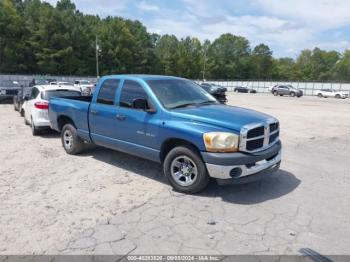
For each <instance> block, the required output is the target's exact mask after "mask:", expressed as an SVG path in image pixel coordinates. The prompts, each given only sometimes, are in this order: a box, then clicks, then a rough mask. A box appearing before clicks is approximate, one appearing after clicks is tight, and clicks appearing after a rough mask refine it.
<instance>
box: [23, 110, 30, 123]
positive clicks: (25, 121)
mask: <svg viewBox="0 0 350 262" xmlns="http://www.w3.org/2000/svg"><path fill="white" fill-rule="evenodd" d="M23 114H24V112H23ZM24 124H25V125H26V126H28V125H29V123H28V121H27V119H26V117H25V116H24Z"/></svg>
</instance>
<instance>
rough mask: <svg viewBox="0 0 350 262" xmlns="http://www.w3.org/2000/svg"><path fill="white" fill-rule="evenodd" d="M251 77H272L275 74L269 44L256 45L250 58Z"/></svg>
mask: <svg viewBox="0 0 350 262" xmlns="http://www.w3.org/2000/svg"><path fill="white" fill-rule="evenodd" d="M250 67H251V75H250V76H251V78H253V79H270V78H271V77H272V74H273V57H272V51H271V50H270V48H269V47H268V46H267V45H264V44H260V45H257V46H256V47H254V49H253V52H252V54H251V58H250Z"/></svg>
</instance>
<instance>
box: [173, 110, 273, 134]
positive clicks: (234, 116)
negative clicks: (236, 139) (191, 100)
mask: <svg viewBox="0 0 350 262" xmlns="http://www.w3.org/2000/svg"><path fill="white" fill-rule="evenodd" d="M172 112H173V113H174V115H175V116H176V117H180V118H183V119H187V120H190V121H195V122H201V123H207V124H210V125H214V126H217V127H222V128H227V129H230V130H234V131H236V132H238V133H239V132H240V130H241V128H242V127H243V126H245V125H247V124H256V123H265V122H266V121H267V120H268V119H275V118H273V117H272V116H269V115H267V114H264V113H260V112H258V111H255V110H251V109H245V108H241V107H234V106H228V105H205V106H197V107H187V108H181V109H176V110H173V111H172Z"/></svg>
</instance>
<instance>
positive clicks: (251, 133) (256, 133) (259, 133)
mask: <svg viewBox="0 0 350 262" xmlns="http://www.w3.org/2000/svg"><path fill="white" fill-rule="evenodd" d="M264 129H265V128H264V127H263V126H259V127H257V128H253V129H251V130H249V131H248V133H247V138H252V137H257V136H263V135H264Z"/></svg>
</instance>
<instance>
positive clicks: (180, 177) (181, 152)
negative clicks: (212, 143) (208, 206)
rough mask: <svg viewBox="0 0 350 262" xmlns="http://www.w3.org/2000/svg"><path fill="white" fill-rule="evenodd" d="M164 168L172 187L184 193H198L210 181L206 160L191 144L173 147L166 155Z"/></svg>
mask: <svg viewBox="0 0 350 262" xmlns="http://www.w3.org/2000/svg"><path fill="white" fill-rule="evenodd" d="M163 169H164V174H165V176H166V177H167V179H168V181H169V183H170V184H171V185H172V187H173V188H174V189H175V190H177V191H180V192H183V193H191V194H193V193H197V192H199V191H201V190H203V189H204V188H205V187H206V186H207V185H208V182H209V176H208V173H207V169H206V167H205V164H204V162H203V161H202V159H201V158H200V156H199V155H198V153H197V151H196V150H195V149H194V148H193V147H190V146H179V147H175V148H174V149H172V150H171V151H170V152H169V153H168V154H167V156H166V157H165V160H164V163H163Z"/></svg>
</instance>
